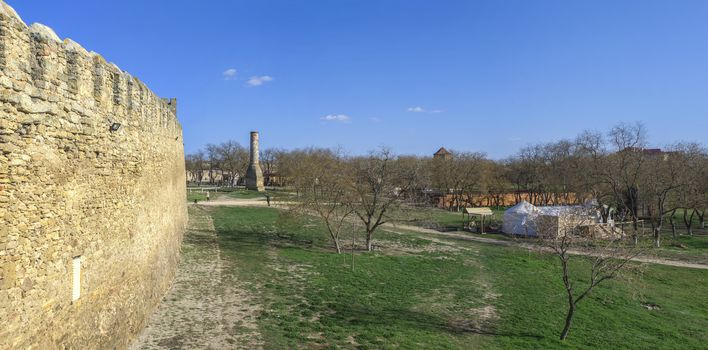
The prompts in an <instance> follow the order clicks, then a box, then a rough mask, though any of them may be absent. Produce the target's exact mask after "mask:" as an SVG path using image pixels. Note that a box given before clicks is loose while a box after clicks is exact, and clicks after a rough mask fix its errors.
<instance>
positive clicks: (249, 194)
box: [225, 190, 266, 199]
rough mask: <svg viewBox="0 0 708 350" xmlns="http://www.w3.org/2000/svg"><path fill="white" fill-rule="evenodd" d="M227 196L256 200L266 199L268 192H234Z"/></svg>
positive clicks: (228, 193)
mask: <svg viewBox="0 0 708 350" xmlns="http://www.w3.org/2000/svg"><path fill="white" fill-rule="evenodd" d="M225 195H226V196H229V197H231V198H237V199H254V198H265V196H266V192H258V191H251V190H233V191H230V192H226V193H225Z"/></svg>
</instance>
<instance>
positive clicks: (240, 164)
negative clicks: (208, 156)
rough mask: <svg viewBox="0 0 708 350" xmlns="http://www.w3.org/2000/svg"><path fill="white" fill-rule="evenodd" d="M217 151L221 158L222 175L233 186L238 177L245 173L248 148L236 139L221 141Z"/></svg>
mask: <svg viewBox="0 0 708 350" xmlns="http://www.w3.org/2000/svg"><path fill="white" fill-rule="evenodd" d="M217 152H218V154H219V158H220V160H221V165H222V170H223V171H225V175H224V177H225V178H226V177H228V179H229V180H228V181H229V185H231V186H235V185H236V181H237V180H238V178H239V177H241V176H243V174H245V173H246V169H247V168H248V162H249V154H248V150H246V148H244V147H243V146H241V145H240V144H239V143H238V142H236V141H232V140H229V141H226V142H223V143H221V144H220V145H219V146H218V148H217Z"/></svg>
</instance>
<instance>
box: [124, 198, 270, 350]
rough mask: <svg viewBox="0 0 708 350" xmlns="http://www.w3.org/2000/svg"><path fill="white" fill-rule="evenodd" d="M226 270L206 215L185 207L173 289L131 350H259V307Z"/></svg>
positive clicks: (198, 208) (225, 263)
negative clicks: (186, 213)
mask: <svg viewBox="0 0 708 350" xmlns="http://www.w3.org/2000/svg"><path fill="white" fill-rule="evenodd" d="M229 269H230V266H229V262H228V261H225V260H222V259H221V256H220V250H219V245H218V242H217V236H216V231H215V230H214V223H213V222H212V219H211V216H209V214H208V213H207V211H206V210H204V209H202V208H200V207H199V206H192V207H190V208H189V227H188V229H187V232H186V233H185V237H184V242H183V243H182V255H181V261H180V264H179V267H178V269H177V276H176V277H175V282H174V285H173V286H172V288H171V289H170V290H169V292H168V293H167V295H165V297H164V299H163V300H162V303H161V304H160V306H159V307H158V309H157V310H156V311H155V312H154V313H153V314H152V316H151V317H150V319H149V320H148V324H147V326H146V327H145V328H144V329H143V331H142V332H141V334H140V335H139V336H138V338H137V339H136V340H135V342H133V344H131V346H130V349H258V348H261V347H262V346H263V341H262V338H261V335H260V333H259V332H258V328H257V325H256V317H257V315H258V313H259V312H260V309H261V306H260V305H258V304H257V303H256V302H255V298H254V296H253V295H251V294H250V293H249V292H248V291H247V288H245V286H244V284H243V283H242V282H240V281H238V280H236V277H235V276H234V275H233V274H230V273H227V272H228V271H229Z"/></svg>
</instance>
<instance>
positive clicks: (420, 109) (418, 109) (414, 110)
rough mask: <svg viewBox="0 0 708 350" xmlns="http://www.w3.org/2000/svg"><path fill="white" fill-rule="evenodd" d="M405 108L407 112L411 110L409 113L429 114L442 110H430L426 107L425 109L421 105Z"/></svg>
mask: <svg viewBox="0 0 708 350" xmlns="http://www.w3.org/2000/svg"><path fill="white" fill-rule="evenodd" d="M406 110H407V111H408V112H411V113H431V114H437V113H442V111H441V110H439V109H430V110H428V109H425V108H423V107H421V106H415V107H408V109H406Z"/></svg>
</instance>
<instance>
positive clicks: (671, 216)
mask: <svg viewBox="0 0 708 350" xmlns="http://www.w3.org/2000/svg"><path fill="white" fill-rule="evenodd" d="M674 213H675V212H671V214H669V224H670V225H671V237H672V238H673V239H674V240H676V223H674Z"/></svg>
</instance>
